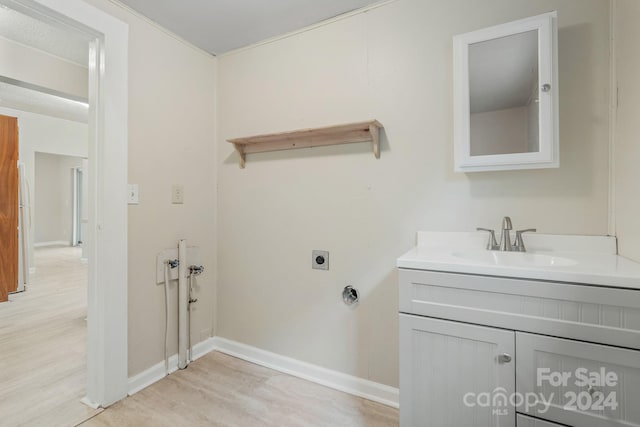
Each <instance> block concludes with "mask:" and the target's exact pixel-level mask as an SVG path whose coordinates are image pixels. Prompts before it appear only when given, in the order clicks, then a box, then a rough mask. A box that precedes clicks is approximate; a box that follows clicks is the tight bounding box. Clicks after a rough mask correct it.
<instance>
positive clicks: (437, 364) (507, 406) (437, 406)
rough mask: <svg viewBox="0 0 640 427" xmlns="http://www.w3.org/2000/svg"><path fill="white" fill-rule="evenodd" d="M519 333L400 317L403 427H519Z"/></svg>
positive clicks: (401, 418) (449, 322)
mask: <svg viewBox="0 0 640 427" xmlns="http://www.w3.org/2000/svg"><path fill="white" fill-rule="evenodd" d="M514 351H515V333H514V332H513V331H507V330H503V329H496V328H487V327H483V326H476V325H470V324H466V323H459V322H452V321H445V320H438V319H433V318H428V317H420V316H412V315H407V314H400V425H401V426H404V427H412V426H422V427H459V426H475V427H515V424H516V414H515V409H514V407H513V404H512V403H511V399H510V398H511V396H512V395H513V393H514V391H515V361H514V360H512V358H513V357H514V356H515V353H514Z"/></svg>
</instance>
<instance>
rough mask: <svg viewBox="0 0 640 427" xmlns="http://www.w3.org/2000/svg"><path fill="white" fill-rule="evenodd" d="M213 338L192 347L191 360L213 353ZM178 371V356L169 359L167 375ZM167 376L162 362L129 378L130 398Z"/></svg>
mask: <svg viewBox="0 0 640 427" xmlns="http://www.w3.org/2000/svg"><path fill="white" fill-rule="evenodd" d="M214 350H215V348H214V338H209V339H207V340H204V341H202V342H199V343H198V344H195V345H194V346H193V358H192V361H193V360H198V359H199V358H201V357H202V356H204V355H205V354H208V353H210V352H212V351H214ZM177 370H178V354H174V355H172V356H170V357H169V374H172V373H174V372H175V371H177ZM166 376H167V373H166V372H165V368H164V360H163V361H162V362H160V363H156V364H155V365H153V366H152V367H150V368H149V369H147V370H145V371H142V372H140V373H139V374H137V375H134V376H133V377H131V378H129V393H128V394H129V396H132V395H134V394H136V393H137V392H139V391H140V390H142V389H144V388H147V387H149V386H150V385H151V384H153V383H155V382H157V381H160V380H161V379H163V378H164V377H166Z"/></svg>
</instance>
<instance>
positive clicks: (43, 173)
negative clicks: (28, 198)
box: [33, 153, 82, 245]
mask: <svg viewBox="0 0 640 427" xmlns="http://www.w3.org/2000/svg"><path fill="white" fill-rule="evenodd" d="M79 167H82V158H81V157H71V156H60V155H57V154H47V153H36V155H35V185H34V186H33V195H34V199H35V202H34V210H33V216H34V231H35V237H34V239H35V242H36V243H46V242H66V243H67V244H69V245H70V244H71V237H72V236H71V234H72V224H73V178H72V177H73V174H72V168H79Z"/></svg>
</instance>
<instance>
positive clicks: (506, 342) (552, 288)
mask: <svg viewBox="0 0 640 427" xmlns="http://www.w3.org/2000/svg"><path fill="white" fill-rule="evenodd" d="M399 281H400V283H399V286H400V300H399V305H400V314H399V316H400V424H401V426H402V427H410V426H421V427H430V426H433V427H457V426H477V427H485V426H486V427H489V426H499V427H503V426H518V427H551V426H573V427H599V426H626V427H634V426H635V427H640V290H638V289H631V288H629V289H623V288H620V287H607V286H597V285H593V284H590V285H584V284H576V283H558V282H548V281H542V280H528V279H524V278H510V277H493V276H483V275H475V274H457V273H444V272H436V271H424V270H415V269H409V268H400V273H399Z"/></svg>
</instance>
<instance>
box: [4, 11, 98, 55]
mask: <svg viewBox="0 0 640 427" xmlns="http://www.w3.org/2000/svg"><path fill="white" fill-rule="evenodd" d="M0 37H4V38H5V39H9V40H13V41H15V42H17V43H20V44H23V45H26V46H31V47H33V48H36V49H39V50H41V51H44V52H47V53H50V54H51V55H55V56H58V57H60V58H63V59H66V60H68V61H71V62H73V63H76V64H79V65H82V66H84V67H86V66H87V64H88V63H89V43H88V42H87V40H86V39H83V38H81V37H80V36H79V35H76V34H74V33H73V32H71V31H67V30H65V29H63V28H58V27H55V26H53V25H49V24H47V23H45V22H42V21H39V20H37V19H35V18H32V17H30V16H27V15H25V14H23V13H20V12H17V11H15V10H13V9H9V8H8V7H6V6H4V5H0Z"/></svg>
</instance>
